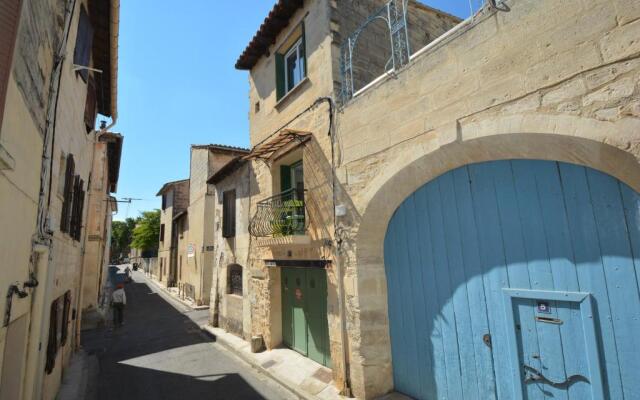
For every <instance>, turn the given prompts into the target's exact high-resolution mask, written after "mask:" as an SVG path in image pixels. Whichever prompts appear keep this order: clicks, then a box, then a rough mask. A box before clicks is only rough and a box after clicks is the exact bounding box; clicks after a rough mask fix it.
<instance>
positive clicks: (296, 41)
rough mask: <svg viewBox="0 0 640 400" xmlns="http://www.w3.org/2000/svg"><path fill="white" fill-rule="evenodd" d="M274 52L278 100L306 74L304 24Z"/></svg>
mask: <svg viewBox="0 0 640 400" xmlns="http://www.w3.org/2000/svg"><path fill="white" fill-rule="evenodd" d="M282 47H283V50H282V51H278V52H276V55H275V58H276V97H277V99H278V100H280V99H281V98H282V97H283V96H284V95H285V94H287V93H289V92H290V91H291V90H292V89H293V88H295V87H296V86H297V85H298V84H299V83H300V82H302V80H303V79H304V78H305V77H306V76H307V57H306V50H305V35H304V25H303V24H300V25H299V26H298V28H296V29H295V30H294V31H293V33H292V34H291V37H290V38H289V39H288V40H287V41H286V42H285V43H284V45H283V46H282Z"/></svg>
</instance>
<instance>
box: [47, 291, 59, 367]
mask: <svg viewBox="0 0 640 400" xmlns="http://www.w3.org/2000/svg"><path fill="white" fill-rule="evenodd" d="M57 355H58V300H57V299H56V300H54V301H53V302H52V303H51V309H50V314H49V340H48V341H47V360H46V362H45V365H44V370H45V372H46V373H47V374H50V373H51V372H53V367H55V365H56V356H57Z"/></svg>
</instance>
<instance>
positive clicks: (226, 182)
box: [209, 157, 252, 339]
mask: <svg viewBox="0 0 640 400" xmlns="http://www.w3.org/2000/svg"><path fill="white" fill-rule="evenodd" d="M249 166H250V164H249V163H247V162H246V161H243V160H242V159H241V158H240V157H238V158H235V159H232V160H231V161H230V162H229V164H228V165H226V166H224V167H223V170H219V172H222V173H221V174H214V176H212V179H210V180H209V183H210V184H211V185H212V186H213V187H214V190H215V197H214V202H215V209H214V214H215V216H214V243H215V245H214V247H215V250H214V264H213V265H214V269H213V283H212V285H211V301H210V304H211V307H210V316H211V318H210V321H211V323H212V325H213V326H219V327H221V328H223V329H225V330H226V331H228V332H232V333H234V334H236V335H238V336H240V337H243V338H245V339H249V338H250V336H251V301H252V299H251V297H250V292H248V291H247V290H246V288H247V286H248V274H247V273H246V270H247V263H248V260H249V248H250V242H251V237H250V235H249V215H250V212H249V207H250V200H249V199H250V196H251V180H250V173H251V172H250V170H249ZM225 193H226V194H227V196H229V195H232V196H233V202H234V206H233V207H234V211H235V212H234V213H233V215H232V216H230V215H228V214H225V206H224V196H225ZM225 218H232V219H233V221H234V223H235V224H234V233H233V234H232V235H225V233H224V231H223V224H224V219H225ZM234 280H238V281H239V282H241V283H240V285H238V281H234ZM238 286H239V287H238Z"/></svg>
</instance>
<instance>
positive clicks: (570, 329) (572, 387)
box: [503, 289, 604, 400]
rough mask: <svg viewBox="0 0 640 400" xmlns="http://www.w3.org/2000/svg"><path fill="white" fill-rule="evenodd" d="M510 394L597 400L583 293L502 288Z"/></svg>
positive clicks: (598, 379)
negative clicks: (510, 367) (509, 363)
mask: <svg viewBox="0 0 640 400" xmlns="http://www.w3.org/2000/svg"><path fill="white" fill-rule="evenodd" d="M503 291H504V292H505V295H506V300H505V307H506V310H505V311H506V312H505V315H506V317H507V324H508V326H510V327H511V329H510V330H509V332H508V333H507V335H508V338H509V339H510V342H511V344H510V348H511V350H512V351H511V356H512V359H511V363H512V368H513V370H512V371H513V374H514V375H513V381H514V383H515V384H514V394H513V399H528V400H538V399H540V400H543V399H548V398H569V399H585V400H586V399H603V398H604V393H603V385H602V376H601V373H600V356H599V354H598V343H597V340H596V329H595V324H594V322H593V310H592V307H591V296H590V295H589V294H588V293H575V292H554V291H541V290H518V289H504V290H503Z"/></svg>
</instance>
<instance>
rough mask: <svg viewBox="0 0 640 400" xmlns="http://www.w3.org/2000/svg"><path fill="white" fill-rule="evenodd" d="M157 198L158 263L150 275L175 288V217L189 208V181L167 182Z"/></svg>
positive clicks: (176, 260)
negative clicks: (159, 209) (160, 198)
mask: <svg viewBox="0 0 640 400" xmlns="http://www.w3.org/2000/svg"><path fill="white" fill-rule="evenodd" d="M157 196H162V209H161V211H160V240H159V243H158V261H157V263H156V268H153V269H151V271H150V272H151V275H152V276H153V277H154V278H155V279H157V280H158V281H160V282H162V283H163V284H164V285H166V286H175V285H176V279H177V268H178V267H177V264H178V253H177V247H178V236H177V235H178V232H177V230H176V220H175V217H176V216H177V215H178V214H180V213H182V212H184V211H186V209H187V207H188V206H189V180H188V179H183V180H180V181H175V182H168V183H166V184H164V185H163V186H162V188H161V189H160V191H159V192H158V193H157Z"/></svg>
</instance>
